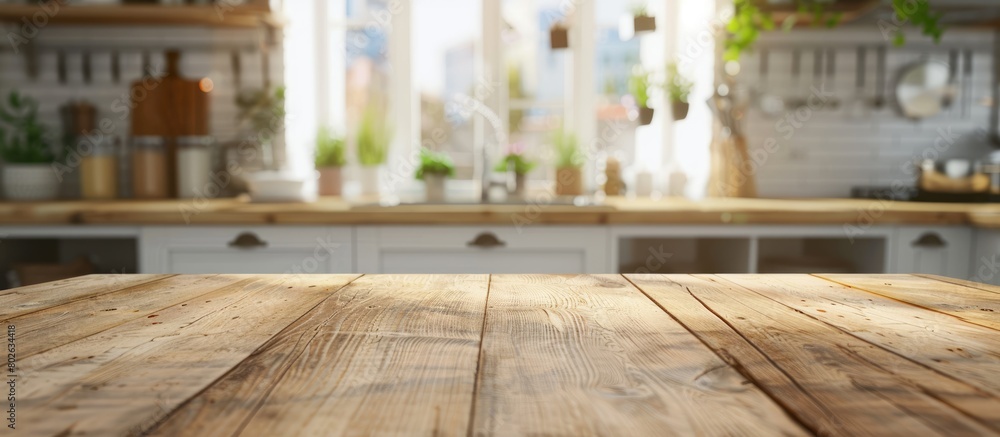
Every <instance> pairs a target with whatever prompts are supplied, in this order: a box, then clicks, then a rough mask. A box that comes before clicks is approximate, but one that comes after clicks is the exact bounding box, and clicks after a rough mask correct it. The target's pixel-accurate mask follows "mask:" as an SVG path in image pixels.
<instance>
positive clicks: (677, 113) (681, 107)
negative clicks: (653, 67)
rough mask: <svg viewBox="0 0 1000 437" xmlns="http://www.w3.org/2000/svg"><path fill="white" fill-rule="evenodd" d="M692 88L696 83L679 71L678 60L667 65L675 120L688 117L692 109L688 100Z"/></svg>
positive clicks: (671, 107)
mask: <svg viewBox="0 0 1000 437" xmlns="http://www.w3.org/2000/svg"><path fill="white" fill-rule="evenodd" d="M692 88H694V83H693V82H691V80H690V79H688V78H687V77H684V75H682V74H680V73H679V72H678V71H677V63H676V62H671V63H670V64H669V65H667V94H668V95H669V97H670V110H671V111H670V112H672V113H673V117H674V120H683V119H685V118H687V115H688V110H689V109H691V105H690V104H689V103H688V100H689V98H690V97H691V89H692Z"/></svg>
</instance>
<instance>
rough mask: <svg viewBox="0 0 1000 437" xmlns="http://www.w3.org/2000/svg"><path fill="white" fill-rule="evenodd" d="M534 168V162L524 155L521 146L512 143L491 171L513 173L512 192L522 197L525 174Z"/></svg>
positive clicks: (524, 186) (525, 182)
mask: <svg viewBox="0 0 1000 437" xmlns="http://www.w3.org/2000/svg"><path fill="white" fill-rule="evenodd" d="M534 168H535V163H534V162H531V161H530V160H528V158H527V157H525V156H524V152H523V147H521V146H519V145H516V144H515V145H512V146H511V148H510V151H509V152H507V154H506V155H504V157H503V159H502V160H500V162H498V163H497V165H496V167H494V168H493V171H497V172H502V173H507V172H513V173H514V192H513V193H512V194H513V195H514V196H516V197H524V191H525V188H526V186H527V174H528V173H529V172H531V170H532V169H534Z"/></svg>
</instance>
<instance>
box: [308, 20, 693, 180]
mask: <svg viewBox="0 0 1000 437" xmlns="http://www.w3.org/2000/svg"><path fill="white" fill-rule="evenodd" d="M346 1H347V0H298V1H297V5H296V6H297V7H303V6H307V5H306V4H308V6H312V7H313V10H314V11H315V14H314V22H313V23H310V24H311V25H312V26H313V27H314V31H315V35H316V38H315V39H316V42H315V47H314V52H315V54H316V56H315V60H314V62H309V64H311V65H310V67H312V68H314V69H315V70H314V71H315V78H316V84H315V86H314V88H313V89H315V90H316V91H315V94H314V99H315V102H313V104H312V105H311V107H312V108H314V111H315V123H316V124H326V125H329V126H332V127H333V128H334V129H337V130H339V131H341V132H346V131H347V126H345V118H346V117H345V108H344V107H343V105H332V102H343V101H344V98H345V86H346V84H345V80H346V78H345V77H344V68H342V67H343V64H344V62H345V60H344V58H341V59H337V58H336V57H337V56H342V53H343V50H340V49H339V47H344V44H346V41H345V40H346V38H345V36H344V35H345V33H346V29H347V28H349V27H355V28H356V27H364V26H367V25H370V24H371V23H369V22H359V21H353V22H348V21H347V20H346V17H345V16H344V11H345V9H346ZM480 1H482V35H481V52H482V56H481V58H480V59H479V60H478V61H477V66H476V75H477V76H478V77H479V78H481V79H480V80H482V81H485V82H484V83H491V82H490V81H493V82H492V83H498V84H500V86H499V87H498V92H495V93H493V94H492V95H490V96H488V97H487V98H485V99H483V102H482V103H483V104H484V105H485V106H486V107H487V108H489V109H490V110H491V111H493V112H494V113H496V114H498V115H499V116H500V118H501V120H502V122H503V124H504V126H506V125H507V122H508V120H507V117H508V109H509V108H510V107H511V106H515V107H519V106H521V105H523V104H525V103H526V102H509V101H508V96H509V90H508V89H507V86H508V85H507V81H506V80H505V78H506V71H505V68H506V66H505V65H504V59H505V58H504V56H503V55H504V53H503V44H502V43H501V29H502V25H503V19H502V11H501V8H502V0H480ZM561 1H562V2H563V3H565V4H567V5H572V6H573V7H572V10H573V11H574V12H573V13H572V14H571V16H570V17H568V18H569V19H570V20H571V26H570V46H571V48H570V50H571V54H570V58H571V61H570V65H571V71H570V72H569V73H568V75H569V76H571V77H567V82H569V83H570V85H569V87H570V88H569V89H568V91H570V92H568V93H567V95H566V98H565V99H566V100H565V102H564V105H563V110H564V118H563V119H564V120H565V123H566V127H567V128H568V129H570V130H571V131H572V132H574V133H575V134H576V136H577V138H579V139H580V140H581V144H582V145H583V146H585V147H589V146H590V145H591V143H592V142H593V141H596V139H597V138H599V137H600V132H598V131H597V127H598V126H597V120H596V113H597V107H596V101H597V95H596V93H595V92H594V89H595V85H594V81H595V77H594V71H593V65H594V62H595V56H596V37H595V35H596V17H595V4H594V2H595V1H596V0H561ZM298 2H301V3H298ZM650 7H651V10H652V11H653V12H654V14H656V15H657V16H658V17H665V19H664V18H658V20H660V26H663V27H664V28H665V29H667V31H664V32H658V33H657V35H661V37H662V41H656V43H655V44H654V45H655V46H656V47H657V49H656V50H655V53H653V54H652V55H650V54H649V53H643V55H642V56H641V59H642V60H643V63H644V64H647V65H654V64H658V63H660V62H661V60H665V59H670V58H672V57H673V55H674V53H676V48H675V47H676V46H677V45H678V44H677V43H678V41H677V37H676V36H675V35H674V34H673V32H672V31H670V29H673V28H675V27H676V20H677V18H676V16H677V14H678V9H679V8H678V6H677V2H676V1H673V0H653V1H651V2H650ZM411 8H412V0H389V9H390V14H389V17H390V20H389V22H388V23H384V22H382V23H377V24H380V25H381V24H388V25H389V26H390V27H391V30H390V31H389V37H388V38H389V39H388V44H389V53H388V57H389V59H390V62H391V64H392V69H391V73H390V77H389V83H390V93H389V95H390V101H389V105H390V111H389V114H388V121H389V122H390V123H391V124H392V125H393V126H394V127H395V132H396V136H395V138H394V140H393V145H392V148H391V150H390V153H389V157H388V162H387V165H388V166H389V167H390V168H395V167H399V166H402V165H407V164H409V165H412V163H407V162H406V161H408V160H409V159H410V158H411V157H412V156H415V155H414V154H415V152H416V150H417V149H419V147H420V131H419V126H420V122H419V120H420V106H419V98H417V92H418V90H417V89H416V86H415V84H414V80H413V74H412V71H413V69H412V45H411V39H412V38H411V37H410V34H411V28H412V13H411ZM646 38H650V37H648V36H647V37H646ZM644 52H648V51H644ZM323 78H328V80H324V79H323ZM493 78H496V79H495V80H494V79H493ZM657 94H662V93H656V94H654V96H653V97H652V98H654V99H656V100H655V101H654V104H655V105H656V107H658V108H666V107H667V102H666V101H663V100H664V98H663V96H660V95H657ZM536 103H537V102H536ZM307 106H308V105H307ZM535 107H537V105H536V106H535ZM665 112H666V111H661V113H665ZM660 125H661V131H660V132H658V134H657V135H655V136H654V137H655V138H657V139H658V140H659V141H662V142H663V146H657V147H661V148H662V149H663V150H662V153H658V154H659V155H660V156H659V157H660V161H662V164H663V168H668V166H670V165H672V164H673V162H674V161H673V160H674V156H673V155H674V153H673V150H672V149H673V144H674V141H673V138H674V126H673V123H672V122H670V121H669V120H664V122H663V123H660ZM484 129H487V127H486V126H484V124H483V123H482V122H480V121H479V120H477V123H476V125H475V141H477V142H481V141H483V138H484V135H483V134H484V133H485V132H484ZM302 136H304V135H302ZM480 145H481V144H476V146H477V147H476V149H477V150H479V149H480V147H479V146H480ZM350 153H353V151H351V152H350ZM590 158H591V159H590V161H589V162H588V163H587V169H586V172H587V173H586V174H587V176H585V179H586V180H588V181H594V180H595V178H594V177H593V176H594V173H595V171H596V167H597V166H596V165H595V164H596V162H594V161H595V160H596V157H595V156H590ZM589 188H590V189H593V188H596V187H594V186H591V187H589Z"/></svg>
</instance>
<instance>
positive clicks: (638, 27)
mask: <svg viewBox="0 0 1000 437" xmlns="http://www.w3.org/2000/svg"><path fill="white" fill-rule="evenodd" d="M654 30H656V18H654V17H653V16H652V15H649V10H647V9H646V5H644V4H640V5H639V6H636V7H635V8H633V9H632V33H641V32H652V31H654Z"/></svg>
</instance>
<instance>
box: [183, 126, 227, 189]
mask: <svg viewBox="0 0 1000 437" xmlns="http://www.w3.org/2000/svg"><path fill="white" fill-rule="evenodd" d="M211 143H212V139H211V137H194V136H192V137H178V138H177V197H178V198H181V199H194V198H198V197H213V196H212V194H214V193H218V192H219V187H211V186H210V185H211V184H212V178H211V176H212V152H211V150H210V145H211Z"/></svg>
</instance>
